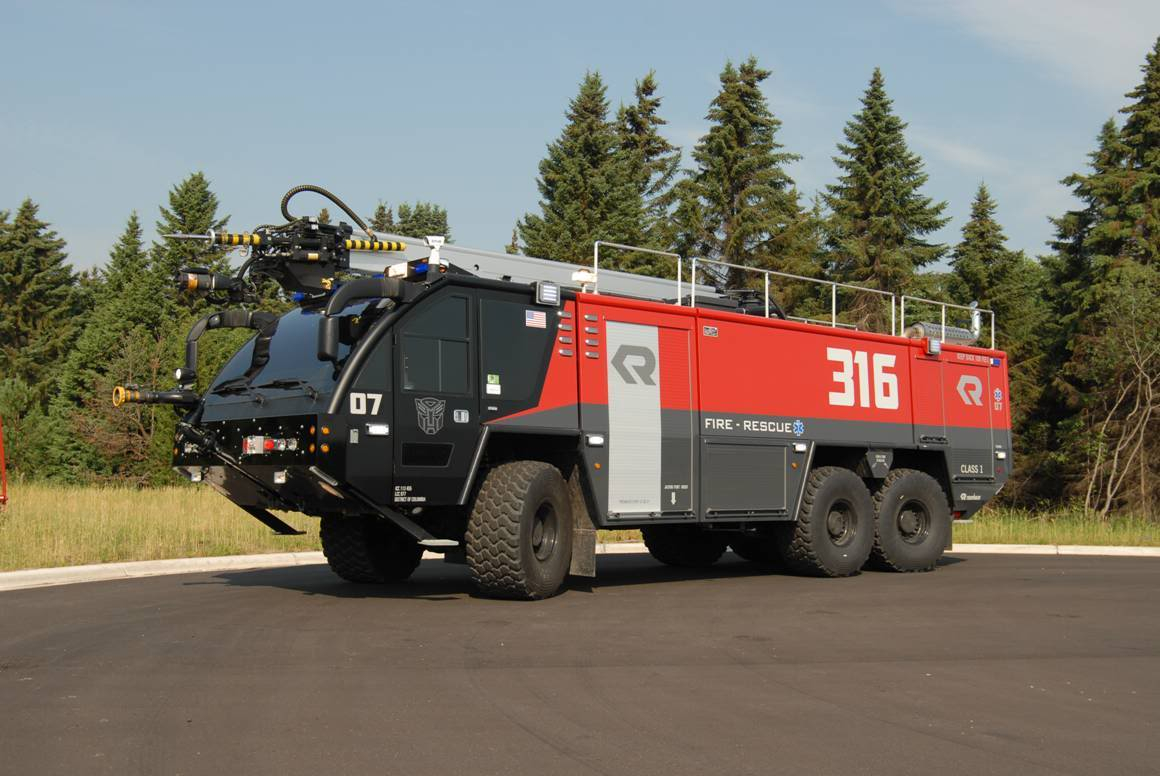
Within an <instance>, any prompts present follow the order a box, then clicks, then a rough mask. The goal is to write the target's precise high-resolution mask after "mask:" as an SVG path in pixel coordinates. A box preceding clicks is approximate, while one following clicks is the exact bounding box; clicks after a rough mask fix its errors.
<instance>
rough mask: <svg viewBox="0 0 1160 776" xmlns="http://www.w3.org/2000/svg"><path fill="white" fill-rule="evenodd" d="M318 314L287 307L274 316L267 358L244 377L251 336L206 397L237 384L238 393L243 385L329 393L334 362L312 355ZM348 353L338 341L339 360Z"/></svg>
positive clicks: (249, 362) (351, 311)
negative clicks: (274, 328)
mask: <svg viewBox="0 0 1160 776" xmlns="http://www.w3.org/2000/svg"><path fill="white" fill-rule="evenodd" d="M366 306H367V305H365V304H364V305H354V306H352V307H350V308H348V309H347V310H346V315H347V316H354V315H358V314H360V313H361V312H362V311H363V309H364V308H365V307H366ZM320 317H321V316H320V315H319V314H318V313H314V312H307V311H304V310H291V311H290V312H288V313H286V314H285V315H283V316H282V317H281V318H280V319H278V328H277V330H276V331H275V332H274V337H273V339H271V341H270V359H269V361H267V362H266V364H265V365H264V366H262V367H260V368H259V369H258V370H257V371H256V372H253V373H252V374H251V375H250V376H249V379H248V380H246V379H245V378H246V375H247V372H249V371H250V370H251V367H252V366H253V358H254V341H255V339H256V338H255V337H251V338H250V339H249V340H248V341H247V342H246V344H245V345H243V346H242V347H241V349H239V350H238V352H237V353H235V354H234V356H233V358H231V359H230V360H229V361H228V362H227V363H226V365H225V367H224V368H223V369H222V371H221V372H220V373H219V374H218V376H217V377H216V378H215V379H214V381H213V385H211V386H210V389H209V393H208V394H207V398H209V397H211V396H222V395H225V394H229V393H233V391H231V390H230V389H231V388H233V387H234V386H238V387H239V389H240V390H239V392H242V393H244V392H246V391H247V390H248V388H247V386H248V387H252V388H255V389H257V388H260V389H262V391H263V392H267V391H278V390H287V391H290V390H304V389H307V388H310V389H313V390H314V391H317V392H318V393H319V394H326V393H329V392H330V390H331V388H332V387H333V385H334V380H335V371H336V370H335V366H334V364H331V363H330V362H327V361H319V360H318V357H317V355H316V353H317V351H318V321H319V319H320ZM349 353H350V345H349V344H346V343H343V344H340V346H339V354H338V355H339V362H340V363H341V362H342V360H343V359H345V358H346V357H347V355H348V354H349Z"/></svg>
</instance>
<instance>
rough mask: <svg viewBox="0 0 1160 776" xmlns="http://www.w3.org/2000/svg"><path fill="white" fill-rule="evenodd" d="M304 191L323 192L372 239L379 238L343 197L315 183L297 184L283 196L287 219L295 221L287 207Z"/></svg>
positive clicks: (322, 193) (323, 194) (283, 206)
mask: <svg viewBox="0 0 1160 776" xmlns="http://www.w3.org/2000/svg"><path fill="white" fill-rule="evenodd" d="M304 191H310V192H313V193H315V194H321V195H322V196H324V197H326V198H327V199H329V200H330V201H331V202H333V203H334V204H336V205H338V206H339V207H340V208H342V210H343V212H345V213H346V214H347V215H348V216H350V217H351V219H352V220H353V221H354V222H355V224H357V225H358V227H359V228H360V229H362V230H363V231H364V232H366V233H367V234H368V235H369V236H370V238H371V239H372V240H377V239H378V237H376V236H375V233H374V232H372V231H371V228H370V227H369V226H367V225H366V222H365V221H363V220H362V219H361V218H359V216H358V213H355V212H354V211H353V210H351V209H350V207H349V206H348V205H347V204H346V203H345V202H343V201H342V200H341V199H339V198H338V197H336V196H335V195H334V194H332V193H331V192H329V191H327V190H326V189H324V188H322V187H321V186H314V185H312V184H309V183H306V184H303V185H301V186H295V187H294V188H292V189H290V190H289V191H287V192H286V195H285V196H284V197H282V217H283V218H285V219H286V220H287V221H294V220H295V218H294V216H292V215H290V211H289V209H288V208H287V206H288V205H289V204H290V200H291V199H293V198H294V197H295V196H297V195H298V194H301V193H302V192H304Z"/></svg>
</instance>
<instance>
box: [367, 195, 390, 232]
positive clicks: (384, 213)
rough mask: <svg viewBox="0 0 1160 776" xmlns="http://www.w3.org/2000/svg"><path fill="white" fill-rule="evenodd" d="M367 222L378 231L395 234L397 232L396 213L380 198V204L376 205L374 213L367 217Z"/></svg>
mask: <svg viewBox="0 0 1160 776" xmlns="http://www.w3.org/2000/svg"><path fill="white" fill-rule="evenodd" d="M367 223H368V224H369V225H370V227H371V229H374V230H375V231H376V232H385V233H387V234H394V232H395V214H394V213H392V212H391V209H390V208H389V207H387V205H386V203H384V202H383V201H382V200H381V199H380V200H379V204H378V205H377V206H375V212H374V215H372V216H371V217H370V218H368V219H367Z"/></svg>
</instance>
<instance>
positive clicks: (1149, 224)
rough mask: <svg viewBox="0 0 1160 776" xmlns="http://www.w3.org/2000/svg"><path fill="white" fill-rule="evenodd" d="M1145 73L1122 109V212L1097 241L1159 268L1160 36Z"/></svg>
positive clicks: (1109, 252)
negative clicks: (1105, 241) (1124, 116)
mask: <svg viewBox="0 0 1160 776" xmlns="http://www.w3.org/2000/svg"><path fill="white" fill-rule="evenodd" d="M1141 70H1142V71H1143V73H1144V78H1143V80H1142V81H1141V83H1140V85H1139V86H1137V87H1136V88H1135V89H1133V90H1132V91H1130V92H1128V94H1127V95H1126V96H1127V97H1128V99H1129V100H1131V103H1130V104H1128V105H1127V106H1126V107H1124V108H1122V109H1121V110H1120V112H1121V113H1123V114H1125V115H1126V116H1127V118H1126V119H1125V120H1124V128H1123V129H1122V130H1121V131H1120V137H1121V140H1122V142H1123V145H1124V148H1125V150H1126V151H1127V159H1126V160H1125V161H1126V165H1125V167H1126V169H1124V170H1122V171H1121V172H1120V174H1119V175H1118V176H1116V178H1118V180H1114V181H1113V182H1112V188H1113V190H1114V191H1115V192H1116V193H1117V194H1118V197H1117V199H1118V202H1117V211H1116V213H1115V214H1114V216H1112V215H1111V214H1109V216H1110V217H1109V218H1106V219H1105V220H1104V222H1103V223H1101V224H1100V225H1099V226H1097V228H1096V229H1095V231H1094V233H1093V235H1092V236H1093V239H1095V240H1098V241H1102V240H1104V239H1107V240H1108V241H1109V243H1110V244H1109V245H1108V246H1107V247H1106V248H1102V249H1101V251H1100V252H1101V253H1105V254H1107V255H1117V256H1123V257H1125V258H1130V259H1132V260H1134V261H1136V262H1139V263H1140V264H1145V265H1160V37H1158V38H1157V39H1156V43H1155V44H1154V45H1153V47H1152V50H1151V51H1150V52H1148V55H1147V57H1146V59H1145V62H1144V65H1143V66H1142V67H1141ZM1116 184H1119V185H1116ZM1105 232H1106V233H1107V234H1106V237H1105Z"/></svg>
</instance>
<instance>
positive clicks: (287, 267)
mask: <svg viewBox="0 0 1160 776" xmlns="http://www.w3.org/2000/svg"><path fill="white" fill-rule="evenodd" d="M306 191H309V192H313V193H316V194H321V195H322V196H324V197H326V198H327V199H329V200H330V201H331V202H333V203H334V204H335V205H337V206H338V207H339V208H341V209H342V210H343V211H344V212H345V213H346V214H347V215H348V216H350V218H351V219H352V220H353V221H354V223H355V224H356V225H357V226H358V227H359V228H360V229H362V230H363V231H364V232H366V234H367V237H368V238H369V239H362V238H356V237H354V228H353V227H352V226H351V225H350V224H348V223H346V222H345V221H343V222H339V223H338V224H324V223H321V222H320V221H319V220H318V219H317V218H313V217H294V216H292V215H291V214H290V212H289V210H288V208H287V205H288V203H289V202H290V200H291V199H292V198H293V197H294V196H295V195H296V194H300V193H302V192H306ZM281 209H282V216H283V217H284V218H285V219H286V223H284V224H281V225H277V226H275V225H264V226H259V227H258V228H257V229H255V230H254V231H252V232H219V231H215V230H213V229H211V230H209V232H208V233H206V234H167V235H164V237H166V238H167V239H171V240H198V241H202V242H205V243H206V244H207V246H214V247H221V248H226V249H231V248H241V249H242V250H243V251H244V254H243V256H244V259H245V260H244V262H243V264H242V266H241V268H240V269H239V270H238V271H237V273H235V274H234V275H233V276H232V277H231V276H229V275H222V274H217V273H213V272H210V271H209V270H207V269H204V268H200V267H193V268H183V269H182V270H180V271H179V272H178V274H177V277H176V278H175V280H176V282H177V285H178V287H179V288H180V289H181V290H182V291H186V292H194V293H208V294H218V295H223V296H225V297H226V298H227V299H228V300H229V301H233V302H237V301H247V300H249V299H251V298H253V297H254V293H253V290H254V289H253V288H252V286H251V284H249V283H247V282H246V280H245V276H246V275H247V274H250V275H254V276H259V277H268V278H270V279H272V280H274V281H275V282H276V283H278V285H280V286H281V287H282V288H283V289H285V290H286V291H287V292H288V293H290V294H292V295H293V296H294V297H295V299H296V300H297V301H299V302H300V303H302V304H313V303H317V302H318V301H319V300H321V299H323V298H325V297H326V295H327V294H329V293H330V291H331V290H332V288H333V287H334V283H335V276H336V275H337V274H339V273H340V272H343V271H346V270H349V269H350V254H351V251H365V252H372V253H384V252H396V251H402V250H405V249H406V247H407V246H406V245H405V244H404V243H401V242H394V241H382V240H379V239H378V237H377V236H376V235H375V233H374V232H373V231H371V229H370V227H368V226H367V225H366V223H365V222H364V221H363V220H362V219H361V218H360V217H359V216H358V214H356V213H355V212H354V211H353V210H351V209H350V208H349V207H348V206H347V205H346V203H344V202H343V201H342V200H340V199H339V198H338V197H336V196H335V195H334V194H331V193H330V192H329V191H327V190H326V189H323V188H321V187H319V186H296V187H294V188H293V189H291V190H290V191H288V192H287V193H286V195H285V196H284V197H283V198H282V208H281Z"/></svg>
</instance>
